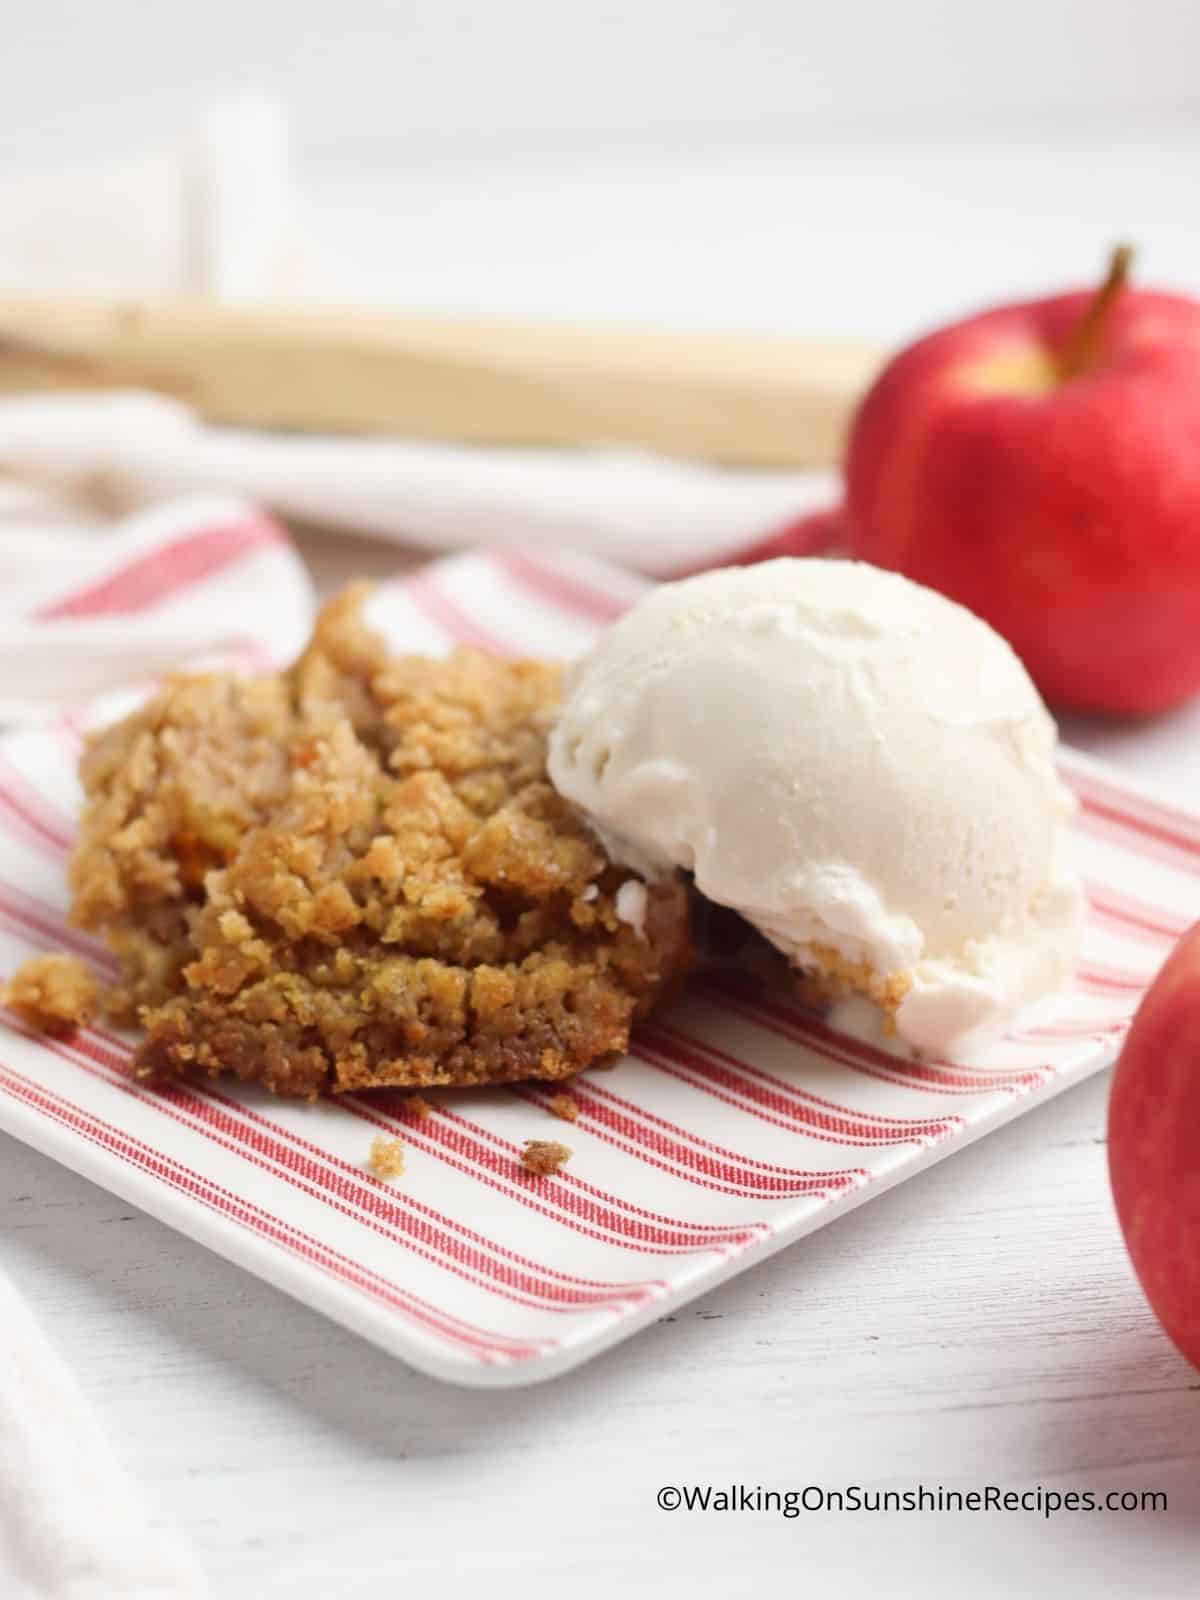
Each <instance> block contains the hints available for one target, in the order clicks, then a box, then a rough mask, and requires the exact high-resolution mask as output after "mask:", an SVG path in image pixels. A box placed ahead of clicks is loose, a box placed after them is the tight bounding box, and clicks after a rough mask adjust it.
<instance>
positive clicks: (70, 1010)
mask: <svg viewBox="0 0 1200 1600" xmlns="http://www.w3.org/2000/svg"><path fill="white" fill-rule="evenodd" d="M99 995H100V988H99V985H98V984H97V982H96V979H95V976H94V975H93V973H92V972H91V970H90V969H89V968H88V967H87V966H86V965H85V964H84V962H82V961H81V960H80V959H79V957H78V956H68V955H59V954H55V955H44V956H34V957H33V958H32V959H31V960H29V961H26V962H25V964H24V965H23V966H22V967H19V968H18V970H17V971H16V972H15V973H14V974H13V976H12V978H11V980H10V981H9V982H8V983H7V984H0V1002H3V1004H5V1005H6V1006H8V1007H9V1008H10V1009H11V1010H13V1011H15V1012H16V1014H17V1015H18V1016H19V1017H20V1018H21V1020H22V1021H23V1022H27V1023H28V1024H29V1025H30V1027H33V1028H37V1029H39V1030H40V1031H41V1032H42V1033H67V1032H69V1031H70V1030H71V1029H72V1028H77V1027H80V1026H82V1025H83V1024H84V1023H88V1022H90V1021H91V1020H92V1018H93V1017H94V1016H95V1014H96V1007H97V1004H98V1001H99Z"/></svg>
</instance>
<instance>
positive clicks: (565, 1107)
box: [546, 1094, 579, 1122]
mask: <svg viewBox="0 0 1200 1600" xmlns="http://www.w3.org/2000/svg"><path fill="white" fill-rule="evenodd" d="M546 1110H547V1111H549V1112H550V1114H551V1116H555V1117H559V1118H561V1119H562V1121H563V1122H578V1121H579V1102H578V1100H576V1099H575V1098H574V1097H573V1096H571V1095H569V1094H556V1095H552V1096H551V1098H550V1099H549V1100H547V1102H546Z"/></svg>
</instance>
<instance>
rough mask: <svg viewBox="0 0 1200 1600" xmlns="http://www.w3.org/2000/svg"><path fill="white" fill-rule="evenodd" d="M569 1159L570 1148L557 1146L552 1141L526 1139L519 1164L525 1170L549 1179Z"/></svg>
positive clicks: (555, 1142)
mask: <svg viewBox="0 0 1200 1600" xmlns="http://www.w3.org/2000/svg"><path fill="white" fill-rule="evenodd" d="M570 1159H571V1150H570V1146H569V1145H565V1144H559V1143H557V1141H556V1140H554V1139H526V1141H525V1149H524V1151H523V1152H522V1154H521V1163H522V1165H523V1166H524V1167H525V1170H526V1171H527V1172H536V1173H537V1174H538V1176H539V1177H542V1178H548V1177H550V1175H551V1174H552V1173H555V1172H557V1171H558V1169H559V1167H561V1166H564V1165H565V1164H566V1163H567V1162H568V1161H569V1160H570Z"/></svg>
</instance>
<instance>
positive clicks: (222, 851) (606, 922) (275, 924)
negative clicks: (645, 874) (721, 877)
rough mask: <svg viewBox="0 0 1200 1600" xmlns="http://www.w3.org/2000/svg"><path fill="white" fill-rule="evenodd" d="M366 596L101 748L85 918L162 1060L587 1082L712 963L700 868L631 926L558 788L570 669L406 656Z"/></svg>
mask: <svg viewBox="0 0 1200 1600" xmlns="http://www.w3.org/2000/svg"><path fill="white" fill-rule="evenodd" d="M362 599H363V591H362V590H361V589H354V590H350V591H347V592H346V594H344V595H343V596H341V597H340V598H339V599H338V600H336V601H334V602H333V604H332V605H330V606H329V607H328V608H327V609H326V611H325V612H324V613H323V615H322V616H321V618H320V619H319V621H318V624H317V629H316V633H315V635H314V638H313V641H312V643H311V644H310V646H309V648H308V649H307V651H306V652H305V654H304V655H303V656H302V657H301V658H300V660H299V661H298V662H297V663H296V664H295V666H294V667H293V668H292V669H291V670H290V671H288V672H286V673H283V674H279V675H276V676H271V677H265V678H257V679H242V678H238V677H234V676H232V675H226V674H210V675H204V676H191V677H179V678H176V679H173V680H172V681H170V682H169V683H168V684H167V685H166V687H165V688H164V689H163V690H162V691H161V693H159V694H158V695H156V696H155V698H154V699H153V700H151V701H150V702H149V703H148V704H147V705H146V706H145V707H144V708H142V709H141V710H139V711H138V712H136V713H135V714H134V715H133V716H131V717H129V718H128V719H126V720H125V721H124V722H121V723H119V724H117V725H116V726H114V727H112V728H110V729H108V730H106V731H105V732H103V733H101V734H100V735H99V736H97V737H96V738H94V739H93V741H92V742H91V744H90V746H89V747H88V749H87V751H86V753H85V755H84V758H83V761H82V764H81V777H82V781H83V786H84V789H85V792H86V796H87V805H86V809H85V812H84V817H83V823H82V831H81V836H80V841H79V844H78V847H77V849H76V851H75V855H74V858H73V860H72V864H71V887H72V891H73V897H74V899H73V908H72V919H73V921H74V922H75V924H76V925H77V926H79V927H82V928H86V929H89V930H91V931H93V932H96V933H99V934H101V935H102V936H103V937H104V938H105V939H106V940H107V941H108V943H109V945H110V946H111V948H112V950H113V951H114V953H115V954H116V956H117V957H118V959H119V962H120V968H121V979H120V982H119V983H118V984H117V985H116V987H115V988H114V990H113V991H112V993H111V994H109V995H108V996H107V998H106V1004H107V1006H108V1008H109V1010H110V1012H111V1013H112V1014H113V1015H114V1016H115V1017H116V1018H117V1019H118V1020H123V1021H126V1022H140V1023H141V1024H142V1026H143V1027H144V1028H145V1030H146V1037H145V1041H144V1043H143V1044H142V1046H141V1048H140V1050H139V1052H138V1056H137V1070H138V1072H139V1073H140V1074H141V1075H142V1076H145V1077H151V1076H154V1075H158V1074H179V1073H183V1074H197V1073H200V1074H209V1075H216V1074H218V1073H223V1072H227V1073H232V1074H234V1075H235V1076H237V1077H238V1078H241V1079H247V1080H256V1081H261V1082H262V1083H264V1084H266V1085H267V1087H269V1088H270V1089H272V1090H274V1091H277V1092H279V1093H282V1094H295V1095H305V1096H315V1095H319V1094H337V1093H342V1092H344V1091H347V1090H355V1089H367V1088H375V1087H380V1086H388V1085H397V1086H404V1087H424V1086H427V1085H433V1084H454V1085H467V1084H479V1083H496V1082H505V1081H512V1080H517V1079H522V1078H545V1079H554V1078H564V1077H567V1076H569V1075H571V1074H573V1073H576V1072H578V1071H580V1070H581V1069H582V1068H584V1067H586V1066H588V1065H589V1064H590V1063H592V1062H594V1061H597V1060H600V1059H603V1058H606V1057H610V1056H612V1055H614V1054H616V1053H619V1052H622V1051H623V1050H624V1049H625V1048H626V1046H627V1043H628V1039H629V1030H630V1027H631V1025H632V1023H633V1022H634V1020H635V1019H636V1018H637V1017H638V1016H640V1015H642V1014H644V1013H645V1011H646V1010H647V1009H648V1008H649V1007H650V1005H651V1004H652V1002H653V1001H654V999H655V997H656V996H657V995H658V993H659V992H660V991H661V989H662V988H663V987H664V985H666V984H667V983H668V982H669V981H670V980H672V979H674V978H676V977H677V976H680V975H682V974H683V973H684V972H685V971H686V970H687V969H688V967H689V965H690V964H691V960H692V954H691V941H690V935H689V916H688V898H687V891H686V888H685V886H684V884H683V882H682V881H673V882H672V881H667V882H664V883H661V884H655V885H652V886H649V887H647V888H646V889H645V890H644V891H643V892H644V908H643V906H642V905H641V904H639V909H642V910H643V915H642V916H640V917H639V918H638V922H639V924H640V925H639V926H634V925H631V923H630V922H629V921H628V920H625V919H623V918H622V916H621V911H622V910H626V909H627V906H628V902H629V899H630V895H629V891H628V883H629V873H628V871H627V870H626V869H623V868H617V867H615V866H614V865H613V864H611V863H610V862H609V861H608V860H607V859H606V857H605V856H604V854H603V852H602V851H601V849H600V847H599V846H598V844H597V843H596V842H595V840H594V838H593V837H592V835H591V834H590V832H589V831H588V830H587V828H586V827H585V826H584V824H583V822H582V821H581V819H580V817H579V815H578V813H577V812H576V811H575V810H574V809H573V808H572V807H571V806H570V805H569V804H568V803H567V802H566V801H565V800H563V799H562V798H561V797H560V796H559V795H558V794H557V792H556V791H555V790H554V788H553V787H552V786H551V784H550V782H549V780H548V779H547V776H546V741H547V735H548V732H549V728H550V725H551V723H552V721H553V718H554V716H555V713H556V709H557V705H558V698H559V675H558V671H557V669H556V668H555V667H553V666H548V665H544V664H540V663H537V662H508V661H497V660H493V659H491V658H489V657H486V656H484V655H481V654H478V653H476V652H474V651H470V650H459V651H457V652H456V653H455V654H454V655H452V656H450V657H449V658H448V659H446V660H442V661H435V660H429V659H426V658H422V657H400V658H393V657H390V656H389V655H388V653H387V651H386V649H385V647H384V645H383V644H382V642H381V641H380V640H379V639H378V638H377V637H376V636H375V635H374V634H372V633H371V632H370V631H369V630H368V629H367V628H366V627H365V625H364V624H363V622H362V620H361V616H360V609H361V601H362ZM622 886H626V892H625V904H624V905H622V906H621V907H620V908H618V903H617V902H618V896H619V895H620V893H621V890H622ZM638 888H641V885H638ZM639 900H640V897H639ZM52 959H54V960H61V959H63V958H52ZM56 970H57V969H56ZM18 983H20V984H22V985H25V984H26V980H25V979H24V978H22V979H19V980H18ZM14 992H16V990H15V986H14ZM22 992H25V991H24V989H23V990H22ZM10 1003H13V1002H10ZM56 1003H58V1004H63V1005H65V1004H66V1003H67V1002H66V1001H61V1002H56ZM414 1111H416V1114H417V1115H418V1116H420V1114H421V1113H420V1111H419V1110H418V1109H417V1108H416V1107H415V1106H414Z"/></svg>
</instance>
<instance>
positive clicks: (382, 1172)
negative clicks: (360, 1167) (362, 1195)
mask: <svg viewBox="0 0 1200 1600" xmlns="http://www.w3.org/2000/svg"><path fill="white" fill-rule="evenodd" d="M367 1166H368V1167H369V1168H370V1170H371V1172H372V1173H374V1175H375V1177H377V1178H381V1179H383V1180H384V1182H386V1181H387V1180H388V1179H389V1178H398V1177H399V1176H400V1174H401V1173H402V1172H403V1171H404V1141H403V1139H384V1138H383V1137H382V1136H380V1137H379V1138H376V1139H373V1140H372V1141H371V1154H370V1157H369V1159H368V1161H367Z"/></svg>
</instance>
